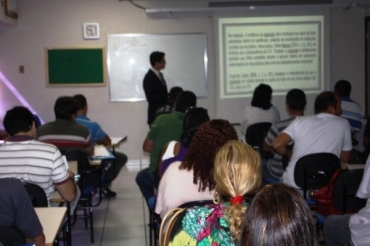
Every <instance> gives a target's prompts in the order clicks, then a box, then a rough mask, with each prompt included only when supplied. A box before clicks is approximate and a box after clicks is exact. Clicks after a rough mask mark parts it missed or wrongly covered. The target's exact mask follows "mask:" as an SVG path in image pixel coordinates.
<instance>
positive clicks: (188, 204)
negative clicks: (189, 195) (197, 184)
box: [179, 200, 214, 208]
mask: <svg viewBox="0 0 370 246" xmlns="http://www.w3.org/2000/svg"><path fill="white" fill-rule="evenodd" d="M207 204H214V202H213V201H212V200H202V201H191V202H186V203H184V204H181V205H180V206H179V208H191V207H195V206H199V207H203V206H204V205H207Z"/></svg>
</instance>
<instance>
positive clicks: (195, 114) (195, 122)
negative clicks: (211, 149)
mask: <svg viewBox="0 0 370 246" xmlns="http://www.w3.org/2000/svg"><path fill="white" fill-rule="evenodd" d="M206 121H209V116H208V111H207V110H206V109H204V108H190V109H189V110H188V111H187V112H186V114H185V117H184V121H183V124H182V134H181V137H180V142H181V143H182V145H183V146H184V147H185V148H188V147H189V145H190V142H191V139H192V137H193V135H194V133H195V132H196V131H197V130H198V128H199V127H200V126H201V125H202V124H203V123H204V122H206Z"/></svg>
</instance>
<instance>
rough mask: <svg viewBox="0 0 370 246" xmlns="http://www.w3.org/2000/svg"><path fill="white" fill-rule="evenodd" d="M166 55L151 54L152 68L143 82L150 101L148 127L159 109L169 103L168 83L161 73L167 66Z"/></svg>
mask: <svg viewBox="0 0 370 246" xmlns="http://www.w3.org/2000/svg"><path fill="white" fill-rule="evenodd" d="M164 56H165V54H164V53H163V52H160V51H154V52H152V53H151V54H150V58H149V60H150V64H151V66H152V67H151V68H150V69H149V71H148V72H147V73H146V75H145V77H144V81H143V87H144V92H145V96H146V100H147V101H148V125H149V126H150V125H151V124H152V123H153V121H154V119H155V115H156V112H157V109H158V108H159V107H161V106H162V105H163V104H166V103H167V101H168V92H167V85H166V81H165V80H164V78H163V75H162V73H161V72H160V71H161V70H162V69H164V68H165V66H166V60H165V59H164Z"/></svg>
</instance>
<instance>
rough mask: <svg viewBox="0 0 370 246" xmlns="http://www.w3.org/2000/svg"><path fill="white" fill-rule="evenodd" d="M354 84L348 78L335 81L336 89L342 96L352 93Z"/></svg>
mask: <svg viewBox="0 0 370 246" xmlns="http://www.w3.org/2000/svg"><path fill="white" fill-rule="evenodd" d="M351 90H352V86H351V83H349V82H348V81H347V80H339V81H338V82H337V83H335V86H334V91H335V92H336V93H337V94H338V95H339V96H340V97H341V96H346V97H349V95H351Z"/></svg>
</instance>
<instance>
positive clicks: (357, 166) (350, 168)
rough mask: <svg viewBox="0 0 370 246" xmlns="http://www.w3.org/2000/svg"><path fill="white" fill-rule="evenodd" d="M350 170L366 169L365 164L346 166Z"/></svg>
mask: <svg viewBox="0 0 370 246" xmlns="http://www.w3.org/2000/svg"><path fill="white" fill-rule="evenodd" d="M346 167H347V169H348V170H355V169H365V164H346Z"/></svg>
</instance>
